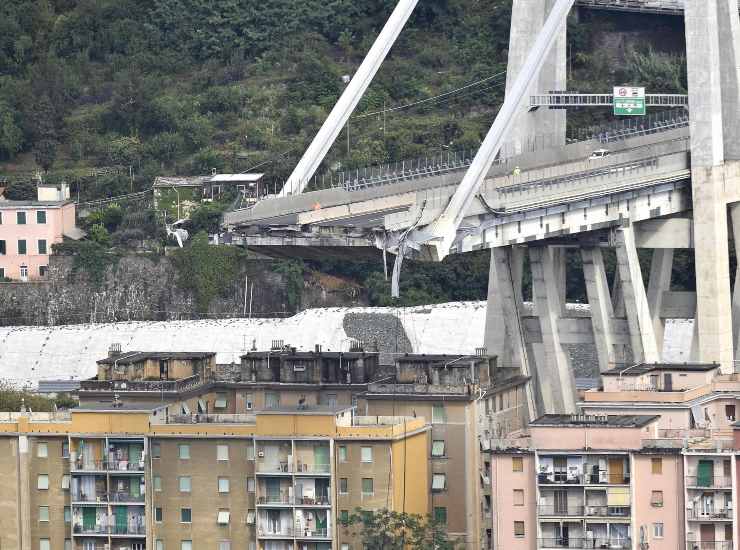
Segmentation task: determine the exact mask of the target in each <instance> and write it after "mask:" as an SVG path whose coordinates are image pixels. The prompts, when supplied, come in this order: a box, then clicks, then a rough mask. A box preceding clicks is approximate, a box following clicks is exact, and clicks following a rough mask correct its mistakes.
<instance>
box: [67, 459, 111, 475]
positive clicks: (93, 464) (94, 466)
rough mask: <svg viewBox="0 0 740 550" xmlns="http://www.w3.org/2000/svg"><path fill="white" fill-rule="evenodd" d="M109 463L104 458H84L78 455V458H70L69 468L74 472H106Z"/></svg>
mask: <svg viewBox="0 0 740 550" xmlns="http://www.w3.org/2000/svg"><path fill="white" fill-rule="evenodd" d="M106 467H107V464H106V462H105V461H104V460H83V458H82V457H81V456H78V457H77V459H76V460H72V459H71V458H70V464H69V468H70V471H72V472H105V471H106Z"/></svg>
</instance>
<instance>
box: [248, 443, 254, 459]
mask: <svg viewBox="0 0 740 550" xmlns="http://www.w3.org/2000/svg"><path fill="white" fill-rule="evenodd" d="M247 460H254V445H253V444H252V443H250V444H249V445H247Z"/></svg>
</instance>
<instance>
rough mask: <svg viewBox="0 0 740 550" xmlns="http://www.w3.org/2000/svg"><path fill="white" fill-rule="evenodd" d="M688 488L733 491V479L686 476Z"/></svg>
mask: <svg viewBox="0 0 740 550" xmlns="http://www.w3.org/2000/svg"><path fill="white" fill-rule="evenodd" d="M686 487H688V488H689V489H727V490H732V478H731V477H723V476H718V477H699V476H686Z"/></svg>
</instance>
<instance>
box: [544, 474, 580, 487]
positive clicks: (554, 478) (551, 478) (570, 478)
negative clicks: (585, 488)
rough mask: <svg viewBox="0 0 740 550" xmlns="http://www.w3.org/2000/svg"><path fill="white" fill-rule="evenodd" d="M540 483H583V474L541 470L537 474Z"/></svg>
mask: <svg viewBox="0 0 740 550" xmlns="http://www.w3.org/2000/svg"><path fill="white" fill-rule="evenodd" d="M537 483H539V484H540V485H583V476H582V475H580V474H577V475H575V474H568V473H566V472H540V473H539V474H537Z"/></svg>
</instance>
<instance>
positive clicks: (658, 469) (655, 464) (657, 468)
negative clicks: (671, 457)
mask: <svg viewBox="0 0 740 550" xmlns="http://www.w3.org/2000/svg"><path fill="white" fill-rule="evenodd" d="M650 465H651V467H652V471H653V473H654V474H662V473H663V459H662V458H651V459H650Z"/></svg>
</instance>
